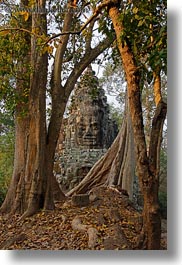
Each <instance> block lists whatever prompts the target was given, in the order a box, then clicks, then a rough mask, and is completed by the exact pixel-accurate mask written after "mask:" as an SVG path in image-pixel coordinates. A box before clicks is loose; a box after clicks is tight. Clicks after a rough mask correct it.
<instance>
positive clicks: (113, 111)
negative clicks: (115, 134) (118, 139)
mask: <svg viewBox="0 0 182 265" xmlns="http://www.w3.org/2000/svg"><path fill="white" fill-rule="evenodd" d="M109 109H110V115H111V119H112V120H114V121H115V122H116V124H117V125H118V128H120V127H121V124H122V120H123V113H122V111H121V109H120V108H117V107H115V106H114V104H109Z"/></svg>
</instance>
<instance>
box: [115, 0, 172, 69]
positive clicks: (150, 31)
mask: <svg viewBox="0 0 182 265" xmlns="http://www.w3.org/2000/svg"><path fill="white" fill-rule="evenodd" d="M120 18H121V20H122V23H123V25H124V30H123V32H122V35H121V38H122V41H123V42H126V43H127V44H128V45H129V46H130V48H131V49H132V51H133V53H134V55H135V60H136V62H137V64H138V66H139V67H140V68H143V70H144V71H146V72H148V70H149V69H152V70H155V71H156V69H160V70H163V71H164V72H165V73H166V67H167V1H166V0H161V1H158V0H150V1H148V0H142V1H128V3H127V4H126V5H125V6H124V8H123V12H121V16H120Z"/></svg>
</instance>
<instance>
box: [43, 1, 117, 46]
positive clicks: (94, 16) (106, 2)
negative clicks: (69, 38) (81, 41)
mask: <svg viewBox="0 0 182 265" xmlns="http://www.w3.org/2000/svg"><path fill="white" fill-rule="evenodd" d="M118 2H120V1H118V0H106V1H104V2H103V3H101V4H100V5H98V6H97V7H96V9H95V11H94V13H93V15H92V16H91V17H90V18H89V19H88V20H87V21H86V22H85V23H84V24H83V26H82V27H81V28H80V30H78V31H63V32H60V33H58V34H55V35H54V36H52V37H50V38H49V39H48V40H47V41H46V42H45V43H44V45H46V44H47V43H48V42H50V41H51V40H53V39H55V38H57V37H60V36H63V35H69V34H72V35H73V34H74V35H79V34H81V32H82V31H83V30H84V29H85V28H86V27H87V26H88V25H89V24H90V23H91V22H92V20H93V19H95V18H96V17H97V16H98V15H99V14H100V13H101V11H102V9H103V8H105V7H107V6H109V5H111V4H116V3H117V4H118Z"/></svg>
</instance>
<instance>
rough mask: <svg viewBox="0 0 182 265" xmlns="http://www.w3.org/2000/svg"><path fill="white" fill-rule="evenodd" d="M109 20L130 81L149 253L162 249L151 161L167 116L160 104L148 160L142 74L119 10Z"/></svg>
mask: <svg viewBox="0 0 182 265" xmlns="http://www.w3.org/2000/svg"><path fill="white" fill-rule="evenodd" d="M109 16H110V18H111V20H112V22H113V25H114V29H115V32H116V36H117V42H118V48H119V51H120V54H121V58H122V62H123V67H124V70H125V73H126V79H127V87H128V98H129V108H130V112H131V120H132V127H133V134H134V141H135V155H136V166H137V175H138V178H139V183H140V188H141V190H142V193H143V197H144V210H143V224H144V225H143V232H144V238H145V240H144V243H145V244H146V248H147V249H160V235H161V220H160V212H159V204H158V179H157V177H156V168H157V165H156V161H155V160H151V159H152V158H154V156H155V155H157V154H156V150H157V148H158V138H159V133H160V130H161V126H162V125H163V122H164V119H165V115H166V104H163V103H161V106H160V108H157V110H156V115H155V117H154V119H153V125H152V132H151V138H150V144H151V146H152V152H150V151H149V153H150V155H149V157H148V156H147V147H146V142H145V134H144V126H143V116H142V106H141V95H140V86H139V73H138V71H137V66H136V64H135V60H134V57H133V54H132V52H131V50H130V49H129V47H128V45H127V44H126V43H122V41H121V37H120V36H121V32H122V31H123V26H122V23H121V22H120V12H119V9H118V7H117V6H115V5H113V6H111V7H110V8H109ZM153 137H155V140H156V141H154V139H153ZM151 153H152V155H151Z"/></svg>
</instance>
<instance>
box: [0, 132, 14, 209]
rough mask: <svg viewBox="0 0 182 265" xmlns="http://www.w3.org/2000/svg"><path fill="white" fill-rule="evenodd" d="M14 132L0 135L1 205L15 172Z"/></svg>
mask: <svg viewBox="0 0 182 265" xmlns="http://www.w3.org/2000/svg"><path fill="white" fill-rule="evenodd" d="M13 157H14V130H13V128H11V129H9V131H8V132H7V133H6V134H2V135H0V205H1V203H2V202H3V200H4V198H5V195H6V192H7V189H8V185H9V182H10V178H11V176H12V172H13Z"/></svg>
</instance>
